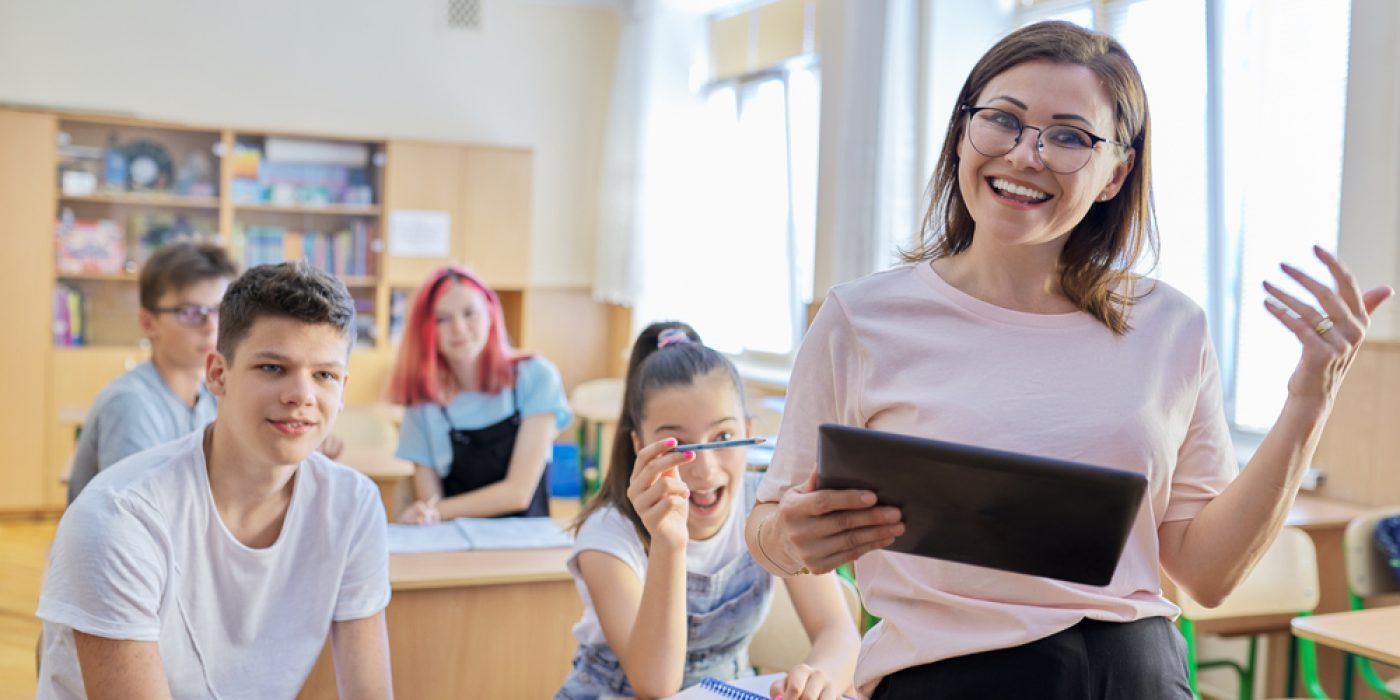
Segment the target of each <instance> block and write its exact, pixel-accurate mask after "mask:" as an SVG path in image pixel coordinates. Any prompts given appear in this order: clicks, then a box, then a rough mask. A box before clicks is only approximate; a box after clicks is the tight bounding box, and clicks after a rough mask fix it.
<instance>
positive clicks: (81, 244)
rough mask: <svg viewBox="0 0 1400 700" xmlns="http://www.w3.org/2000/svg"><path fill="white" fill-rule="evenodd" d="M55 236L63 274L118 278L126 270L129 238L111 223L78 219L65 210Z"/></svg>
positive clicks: (57, 263)
mask: <svg viewBox="0 0 1400 700" xmlns="http://www.w3.org/2000/svg"><path fill="white" fill-rule="evenodd" d="M55 228H56V231H55V234H54V239H53V242H54V266H55V267H56V268H57V269H58V273H59V274H65V273H66V274H117V273H120V272H122V271H124V270H125V269H126V234H125V232H124V231H123V230H122V227H121V225H120V224H118V223H117V222H115V221H112V220H110V219H97V220H92V219H78V218H74V216H73V212H72V210H69V209H65V210H63V215H62V216H61V217H59V220H58V224H57V225H56V227H55Z"/></svg>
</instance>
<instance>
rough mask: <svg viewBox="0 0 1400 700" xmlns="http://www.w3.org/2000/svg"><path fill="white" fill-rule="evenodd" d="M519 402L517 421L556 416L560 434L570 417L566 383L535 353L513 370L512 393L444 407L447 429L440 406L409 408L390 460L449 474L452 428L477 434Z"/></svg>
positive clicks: (467, 395)
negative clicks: (550, 414) (395, 458)
mask: <svg viewBox="0 0 1400 700" xmlns="http://www.w3.org/2000/svg"><path fill="white" fill-rule="evenodd" d="M517 400H518V401H519V402H520V417H521V418H528V417H530V416H535V415H539V414H541V413H553V414H554V427H555V429H556V430H563V429H564V426H566V425H568V424H569V421H570V420H572V419H573V413H572V412H571V411H570V410H569V402H568V400H567V399H566V398H565V396H564V384H563V382H562V381H560V380H559V370H558V369H555V367H554V365H553V364H551V363H550V361H549V360H546V359H544V358H543V357H540V356H539V355H536V356H534V357H531V358H529V359H527V360H522V361H520V362H519V363H518V364H516V366H515V390H514V391H513V392H512V390H511V389H509V388H507V389H506V390H504V391H501V392H498V393H495V394H487V393H485V392H480V391H464V392H461V393H459V394H457V395H456V396H454V397H452V400H451V401H449V402H448V403H447V414H448V415H449V416H451V417H452V424H451V425H448V423H447V418H445V417H443V415H442V407H441V406H438V405H437V404H435V403H425V404H419V405H417V406H410V407H409V408H408V409H407V410H405V411H404V414H403V426H402V427H401V428H400V429H399V448H398V449H397V450H395V451H394V456H395V457H398V458H399V459H402V460H407V461H409V462H413V463H414V464H421V465H423V466H431V467H433V468H434V469H436V470H437V473H438V476H447V473H448V471H449V470H450V469H451V468H452V441H451V438H449V437H448V432H449V431H450V430H451V429H453V428H458V429H462V430H477V429H480V428H485V427H486V426H488V425H494V424H496V423H499V422H501V421H503V420H505V419H507V418H509V417H510V415H511V413H513V412H514V411H515V403H516V401H517Z"/></svg>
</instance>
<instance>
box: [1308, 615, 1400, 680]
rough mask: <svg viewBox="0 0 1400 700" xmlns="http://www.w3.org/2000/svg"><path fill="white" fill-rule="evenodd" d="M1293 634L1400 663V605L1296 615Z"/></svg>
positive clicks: (1378, 658) (1363, 654)
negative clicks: (1303, 615) (1305, 615)
mask: <svg viewBox="0 0 1400 700" xmlns="http://www.w3.org/2000/svg"><path fill="white" fill-rule="evenodd" d="M1293 634H1296V635H1298V636H1299V637H1302V638H1303V639H1311V640H1313V641H1314V642H1317V643H1318V644H1326V645H1327V646H1329V647H1332V648H1333V649H1341V650H1342V651H1349V652H1351V653H1353V654H1359V655H1361V656H1364V657H1366V658H1369V659H1375V660H1376V661H1382V662H1384V663H1388V664H1390V665H1392V666H1400V607H1389V608H1372V609H1370V610H1353V611H1349V612H1339V613H1329V614H1326V615H1309V616H1307V617H1296V618H1293Z"/></svg>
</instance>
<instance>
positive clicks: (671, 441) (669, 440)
mask: <svg viewBox="0 0 1400 700" xmlns="http://www.w3.org/2000/svg"><path fill="white" fill-rule="evenodd" d="M679 444H680V443H678V442H676V439H675V438H666V446H667V447H675V446H676V445H679Z"/></svg>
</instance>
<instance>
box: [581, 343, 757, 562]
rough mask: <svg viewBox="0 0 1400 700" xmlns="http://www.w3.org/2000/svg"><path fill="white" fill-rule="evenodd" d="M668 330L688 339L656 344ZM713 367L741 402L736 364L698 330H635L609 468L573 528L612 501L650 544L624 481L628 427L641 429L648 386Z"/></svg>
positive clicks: (679, 381) (689, 378) (680, 381)
mask: <svg viewBox="0 0 1400 700" xmlns="http://www.w3.org/2000/svg"><path fill="white" fill-rule="evenodd" d="M668 330H676V331H680V332H681V333H684V334H685V338H686V340H687V341H688V342H672V343H669V344H667V346H666V347H664V348H662V347H658V346H659V345H660V339H661V334H662V332H664V331H668ZM714 372H723V373H724V374H725V376H727V377H729V380H730V381H731V382H733V383H734V393H735V394H736V395H737V396H738V398H739V401H740V402H741V404H742V402H743V400H744V384H743V380H742V379H740V378H739V370H738V369H736V368H735V367H734V363H733V362H730V361H729V358H727V357H725V356H724V355H722V354H720V352H719V351H717V350H714V349H712V348H709V347H706V346H705V344H704V343H703V342H702V341H701V340H700V334H698V333H696V332H695V329H694V328H691V327H690V326H689V325H688V324H685V323H681V322H679V321H662V322H659V323H653V324H651V325H650V326H647V327H646V328H645V329H643V330H642V332H641V333H640V334H638V335H637V340H636V342H634V343H633V344H632V355H631V357H630V358H629V359H628V360H627V384H626V388H625V389H624V390H623V395H622V414H621V415H619V416H618V418H617V431H616V432H615V433H614V434H613V444H612V451H611V452H610V453H609V457H608V474H607V476H606V477H604V478H603V485H602V487H601V488H600V489H599V490H598V495H596V496H594V497H593V500H591V501H589V502H588V505H586V506H584V507H583V510H581V511H580V512H579V514H578V517H576V518H574V522H573V524H572V526H571V527H572V528H573V531H574V532H575V533H577V532H578V529H579V528H580V527H582V526H583V523H584V521H585V520H587V519H588V516H590V515H592V514H593V513H594V512H595V511H598V510H600V509H602V508H604V507H606V506H612V507H614V508H616V509H617V510H618V512H619V513H622V515H623V516H624V517H626V518H627V520H629V521H630V522H631V523H632V527H634V528H636V530H637V537H639V538H641V540H642V547H643V548H650V547H651V534H650V533H649V532H647V528H646V525H644V524H643V523H642V517H641V516H640V515H637V509H636V508H634V507H632V499H630V498H628V497H627V487H628V486H629V485H630V484H631V483H632V468H633V466H634V464H635V463H636V461H637V449H636V448H635V447H634V446H633V445H632V433H633V432H634V431H638V430H641V423H642V417H643V416H644V415H645V412H644V410H643V409H644V408H645V407H646V400H647V397H648V396H649V395H650V394H651V392H653V391H655V390H657V389H662V388H665V387H669V386H689V385H691V384H694V383H695V380H697V379H699V378H701V377H705V376H709V375H710V374H711V373H714Z"/></svg>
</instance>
